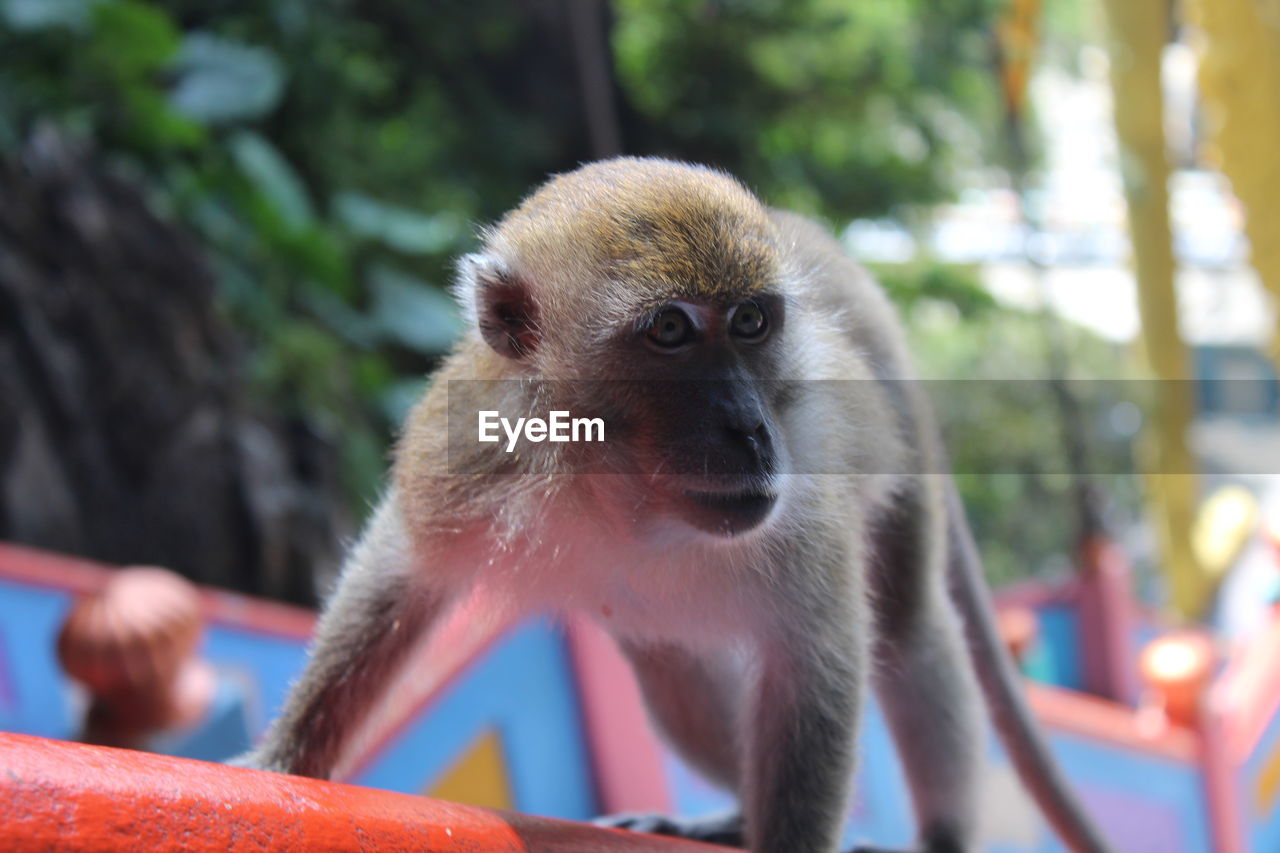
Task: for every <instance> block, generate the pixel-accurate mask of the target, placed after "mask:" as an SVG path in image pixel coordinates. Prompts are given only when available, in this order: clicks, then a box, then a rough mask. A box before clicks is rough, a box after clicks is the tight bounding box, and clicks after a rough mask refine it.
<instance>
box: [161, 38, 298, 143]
mask: <svg viewBox="0 0 1280 853" xmlns="http://www.w3.org/2000/svg"><path fill="white" fill-rule="evenodd" d="M175 70H176V72H177V74H178V77H177V82H176V83H175V84H174V86H173V89H172V90H171V92H170V94H169V99H170V102H171V103H172V104H173V107H174V109H176V110H177V111H178V112H180V113H182V114H184V115H187V116H190V117H191V118H193V119H196V120H197V121H201V122H203V123H205V124H232V123H235V122H240V121H246V120H249V119H255V118H260V117H262V116H264V115H266V114H268V113H269V112H271V111H272V110H273V109H275V107H276V105H277V104H279V103H280V97H281V95H282V94H283V93H284V71H283V70H282V69H281V66H280V62H279V61H278V60H277V59H276V57H275V55H274V54H273V53H271V51H269V50H265V49H263V48H260V47H252V46H250V45H246V44H242V43H240V42H236V41H231V40H230V39H224V38H219V37H218V36H214V35H211V34H209V33H203V32H196V33H191V34H190V35H188V36H187V37H186V38H185V39H184V40H183V42H182V47H181V49H180V50H179V53H178V58H177V62H176V64H175Z"/></svg>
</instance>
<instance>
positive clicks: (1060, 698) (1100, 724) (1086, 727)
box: [1027, 682, 1199, 764]
mask: <svg viewBox="0 0 1280 853" xmlns="http://www.w3.org/2000/svg"><path fill="white" fill-rule="evenodd" d="M1027 701H1028V702H1029V703H1030V705H1031V709H1032V710H1033V711H1034V712H1035V715H1036V717H1037V718H1038V719H1039V720H1040V722H1041V723H1042V724H1044V725H1045V726H1047V727H1049V728H1050V729H1056V730H1058V731H1062V732H1066V733H1069V734H1073V735H1078V736H1081V737H1086V738H1089V739H1091V740H1096V741H1101V742H1103V743H1108V744H1111V745H1113V746H1121V747H1125V748H1126V749H1132V750H1136V751H1138V752H1144V753H1149V754H1151V755H1159V756H1161V757H1164V758H1168V759H1170V760H1173V761H1180V762H1183V763H1185V764H1195V763H1196V762H1197V761H1198V760H1199V746H1198V742H1197V738H1196V735H1195V733H1194V732H1192V731H1189V730H1188V729H1183V728H1178V727H1177V726H1169V727H1163V728H1162V729H1160V730H1159V731H1154V732H1147V731H1145V730H1144V729H1143V726H1142V718H1141V715H1139V714H1138V713H1135V712H1134V711H1133V710H1131V709H1129V708H1126V707H1125V706H1124V705H1118V704H1116V703H1115V702H1110V701H1107V700H1106V699H1098V698H1095V697H1093V696H1089V695H1087V694H1084V693H1077V692H1075V691H1072V690H1063V689H1062V688H1060V687H1045V686H1043V685H1039V684H1034V683H1030V682H1028V683H1027Z"/></svg>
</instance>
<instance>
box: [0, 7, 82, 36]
mask: <svg viewBox="0 0 1280 853" xmlns="http://www.w3.org/2000/svg"><path fill="white" fill-rule="evenodd" d="M97 2H98V0H0V20H3V21H4V23H5V25H6V26H7V27H9V28H10V29H12V30H14V31H16V32H30V31H33V30H43V29H48V28H50V27H68V28H69V29H73V30H82V29H84V27H85V26H86V25H87V24H88V23H89V13H90V11H91V9H92V7H93V6H94V4H95V3H97Z"/></svg>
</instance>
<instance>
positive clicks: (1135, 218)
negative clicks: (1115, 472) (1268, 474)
mask: <svg viewBox="0 0 1280 853" xmlns="http://www.w3.org/2000/svg"><path fill="white" fill-rule="evenodd" d="M1207 2H1219V0H1207ZM1104 5H1105V6H1106V10H1107V17H1108V21H1109V24H1110V39H1109V54H1110V57H1111V89H1112V97H1113V98H1114V101H1115V122H1116V133H1117V136H1118V137H1119V141H1120V163H1121V171H1122V173H1123V178H1124V192H1125V198H1126V200H1127V202H1128V206H1129V231H1130V234H1131V236H1132V240H1133V255H1134V264H1135V273H1136V275H1137V280H1138V309H1139V313H1140V314H1141V317H1142V345H1143V347H1142V348H1143V353H1144V355H1145V357H1146V361H1147V364H1148V366H1149V368H1150V371H1151V373H1152V375H1153V376H1154V377H1155V378H1156V379H1157V380H1158V381H1157V383H1156V393H1155V395H1154V399H1153V401H1152V402H1153V405H1154V408H1153V411H1152V412H1151V413H1150V420H1149V424H1150V426H1149V428H1148V430H1147V432H1146V435H1145V436H1144V441H1143V447H1142V456H1143V460H1142V468H1143V470H1144V471H1145V472H1147V473H1146V476H1145V481H1146V486H1147V491H1148V496H1149V501H1150V506H1151V511H1152V514H1153V516H1154V520H1155V523H1156V526H1157V531H1158V534H1159V541H1160V560H1161V564H1162V567H1163V569H1164V573H1165V577H1166V578H1167V579H1168V582H1169V588H1170V597H1171V603H1172V605H1173V607H1174V609H1175V610H1176V611H1177V612H1178V613H1179V614H1180V615H1182V616H1184V617H1186V618H1194V617H1195V616H1198V615H1199V614H1200V612H1201V611H1202V609H1203V608H1204V606H1205V604H1206V599H1207V596H1208V592H1209V585H1208V583H1207V579H1206V577H1205V575H1204V574H1203V573H1201V572H1200V570H1199V568H1198V567H1197V565H1196V563H1195V557H1194V555H1193V552H1192V550H1191V529H1192V526H1193V523H1194V521H1195V509H1196V500H1197V494H1196V477H1195V475H1194V472H1195V460H1194V459H1193V458H1192V455H1191V451H1190V449H1189V448H1188V446H1187V431H1188V428H1189V427H1190V425H1191V419H1192V416H1193V414H1194V403H1193V397H1192V387H1191V383H1190V381H1189V380H1190V378H1191V374H1190V366H1189V363H1188V357H1187V353H1186V349H1185V348H1184V347H1183V345H1182V338H1181V336H1180V334H1179V330H1178V302H1177V294H1176V292H1175V291H1174V283H1173V275H1174V262H1173V248H1172V239H1171V233H1170V226H1169V191H1168V179H1169V162H1168V155H1167V151H1166V149H1165V140H1164V104H1163V102H1162V92H1161V85H1160V57H1161V53H1162V51H1163V50H1164V44H1165V37H1166V35H1167V34H1168V32H1169V15H1168V3H1167V0H1105V3H1104Z"/></svg>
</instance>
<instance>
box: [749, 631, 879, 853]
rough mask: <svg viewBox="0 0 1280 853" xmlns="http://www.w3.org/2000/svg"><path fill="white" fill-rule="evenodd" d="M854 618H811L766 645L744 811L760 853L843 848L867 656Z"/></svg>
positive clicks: (753, 714) (751, 736)
mask: <svg viewBox="0 0 1280 853" xmlns="http://www.w3.org/2000/svg"><path fill="white" fill-rule="evenodd" d="M837 610H838V608H837ZM855 613H856V608H853V607H850V608H848V609H846V610H843V611H842V612H838V613H837V612H832V613H828V614H823V615H818V614H814V613H812V612H808V613H805V614H804V615H803V618H802V619H795V620H791V621H792V624H791V625H789V626H787V628H786V634H785V636H783V637H777V638H774V639H773V640H772V641H766V647H765V648H764V650H763V655H762V660H761V666H760V672H759V677H758V681H757V684H756V687H755V698H754V704H753V707H752V709H751V716H750V717H749V719H748V721H747V724H748V731H747V732H746V735H747V741H746V745H747V762H746V772H745V773H744V780H745V786H744V790H743V804H744V808H745V814H746V835H747V845H748V847H749V849H751V850H752V851H754V853H834V851H836V849H837V846H838V843H839V840H840V834H841V830H842V829H843V826H844V816H845V809H846V806H847V804H848V798H849V790H850V784H851V779H852V775H853V763H854V746H855V742H856V738H857V728H858V714H859V711H860V709H861V700H862V691H863V662H864V660H865V656H866V649H865V645H866V640H865V639H864V636H865V633H866V631H865V627H864V630H862V631H858V630H856V626H855V625H854V622H855V620H856V616H855ZM815 615H817V616H818V618H817V622H816V623H815V621H814V616H815ZM824 623H825V624H824Z"/></svg>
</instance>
